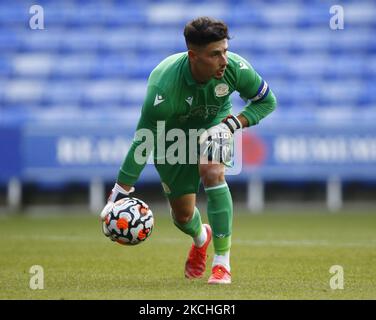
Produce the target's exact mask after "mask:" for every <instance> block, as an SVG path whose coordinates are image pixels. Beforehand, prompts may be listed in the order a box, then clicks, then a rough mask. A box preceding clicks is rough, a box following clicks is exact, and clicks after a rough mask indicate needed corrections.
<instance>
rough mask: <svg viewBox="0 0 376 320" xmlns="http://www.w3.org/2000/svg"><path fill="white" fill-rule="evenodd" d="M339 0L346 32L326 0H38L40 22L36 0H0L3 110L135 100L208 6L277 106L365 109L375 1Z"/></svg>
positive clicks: (375, 72)
mask: <svg viewBox="0 0 376 320" xmlns="http://www.w3.org/2000/svg"><path fill="white" fill-rule="evenodd" d="M343 3H344V6H345V7H346V32H341V31H340V30H339V31H333V30H331V29H330V28H329V19H330V14H329V11H328V4H327V3H323V2H322V1H315V0H310V1H277V0H275V1H252V2H248V1H235V0H233V1H215V2H213V1H205V2H200V1H180V2H177V3H175V2H171V1H140V2H137V4H136V3H134V2H133V1H91V2H90V3H86V2H81V1H61V2H55V1H42V2H41V3H40V5H42V6H43V8H44V13H45V29H44V30H31V29H30V28H28V20H29V18H30V16H31V15H30V14H29V12H28V9H29V7H30V5H32V3H31V2H30V3H29V2H27V1H15V2H12V3H7V2H1V3H0V27H1V28H0V84H1V86H0V102H1V110H2V112H3V113H4V112H6V113H8V112H9V113H12V112H14V111H15V110H16V109H17V108H21V109H22V110H24V111H27V110H28V108H30V110H33V112H35V110H38V113H39V112H41V113H43V112H44V110H46V108H53V109H55V110H57V109H58V108H59V107H61V108H64V106H65V105H75V106H76V107H77V108H83V109H84V110H85V109H87V108H94V109H95V110H96V109H98V110H100V109H101V108H103V106H104V105H105V106H108V107H109V108H111V106H112V105H114V106H116V107H119V106H122V107H123V108H124V109H129V108H139V107H140V105H141V104H142V101H143V96H144V92H145V85H146V80H147V77H148V75H149V73H150V71H151V70H152V69H153V68H154V67H155V66H156V65H157V64H158V62H159V61H161V60H162V59H163V58H164V57H166V56H167V55H169V54H172V53H174V52H178V51H183V50H185V46H184V41H183V36H182V29H183V26H184V23H185V22H186V21H187V20H189V19H191V18H192V17H195V16H197V15H205V14H208V15H211V16H216V17H218V18H221V19H223V20H225V21H226V22H228V24H229V25H230V30H231V34H232V35H233V40H232V41H231V44H230V45H231V47H230V49H231V50H233V51H235V52H238V53H239V54H242V55H244V57H245V58H247V59H249V60H250V61H251V62H252V63H253V65H254V66H255V68H256V69H257V70H258V71H259V72H260V74H262V75H263V76H264V78H265V79H267V81H268V82H269V83H270V85H271V87H272V88H273V90H274V91H275V93H276V96H277V97H278V100H279V108H278V109H279V110H278V111H277V112H276V114H277V116H278V114H280V113H283V110H285V109H288V110H289V112H288V113H287V114H288V115H293V114H294V112H293V111H294V110H295V109H296V110H297V112H296V113H295V114H296V115H295V116H293V117H297V115H299V114H300V112H299V110H302V109H305V111H306V112H308V113H310V114H312V115H313V116H315V115H317V114H319V113H320V109H321V108H325V109H328V108H334V109H337V110H338V112H342V111H343V109H347V110H351V111H352V112H354V116H357V115H358V113H361V112H362V110H364V109H368V114H369V111H370V110H373V111H374V110H375V109H376V90H374V88H373V86H374V84H375V83H376V81H375V80H376V55H375V52H376V38H375V37H374V33H375V28H376V23H375V21H374V19H372V17H374V16H375V15H376V5H375V3H374V2H373V1H362V2H360V3H359V2H357V1H344V2H343ZM234 104H235V107H237V108H240V106H241V105H240V100H237V99H235V103H234ZM56 106H58V108H56ZM117 109H118V108H117ZM107 111H108V109H107ZM290 120H292V121H293V120H295V119H294V118H292V119H290Z"/></svg>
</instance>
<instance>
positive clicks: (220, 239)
mask: <svg viewBox="0 0 376 320" xmlns="http://www.w3.org/2000/svg"><path fill="white" fill-rule="evenodd" d="M205 192H206V194H207V196H208V220H209V223H210V226H211V227H212V230H213V244H214V251H215V253H216V254H219V255H224V254H225V253H226V252H228V251H229V250H230V247H231V232H232V216H233V214H232V212H233V209H232V198H231V193H230V190H229V188H228V186H227V183H226V182H225V183H223V184H221V185H218V186H215V187H208V188H205Z"/></svg>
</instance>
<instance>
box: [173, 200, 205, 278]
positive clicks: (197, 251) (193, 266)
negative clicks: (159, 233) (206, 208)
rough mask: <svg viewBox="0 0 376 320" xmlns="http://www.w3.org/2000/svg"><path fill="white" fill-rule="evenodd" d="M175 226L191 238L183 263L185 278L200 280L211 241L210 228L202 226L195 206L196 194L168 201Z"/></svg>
mask: <svg viewBox="0 0 376 320" xmlns="http://www.w3.org/2000/svg"><path fill="white" fill-rule="evenodd" d="M169 201H170V205H171V215H172V217H173V220H174V223H175V225H176V226H177V227H178V228H179V229H180V230H181V231H183V232H184V233H185V234H188V235H190V236H191V237H192V238H193V244H192V246H191V249H190V251H189V254H188V258H187V260H186V263H185V271H184V273H185V276H186V278H189V279H193V278H201V277H202V276H203V274H204V272H205V269H206V260H207V254H206V251H207V248H208V246H209V243H210V240H211V228H210V226H209V225H207V224H206V225H205V224H202V222H201V215H200V212H199V210H198V209H197V207H196V206H195V204H196V194H186V195H182V196H180V197H179V198H176V199H169Z"/></svg>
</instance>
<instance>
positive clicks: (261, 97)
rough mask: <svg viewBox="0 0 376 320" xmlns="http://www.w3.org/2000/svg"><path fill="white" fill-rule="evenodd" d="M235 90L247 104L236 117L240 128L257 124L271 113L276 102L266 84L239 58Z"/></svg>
mask: <svg viewBox="0 0 376 320" xmlns="http://www.w3.org/2000/svg"><path fill="white" fill-rule="evenodd" d="M236 90H237V91H238V92H239V94H240V97H241V98H242V99H243V100H244V101H246V102H247V105H246V106H245V107H244V109H243V110H242V111H241V112H240V114H239V115H237V118H238V119H239V121H241V122H242V127H249V126H254V125H256V124H258V123H259V122H260V121H261V120H262V119H263V118H265V117H266V116H267V115H268V114H270V113H271V112H273V111H274V110H275V108H276V105H277V100H276V98H275V95H274V94H273V92H272V90H271V89H270V87H269V85H268V83H267V82H266V81H265V80H263V79H262V78H261V77H260V75H259V74H258V73H257V72H256V71H255V70H254V69H253V67H252V66H251V65H250V64H249V63H248V62H247V61H246V60H244V59H242V58H240V57H239V62H238V70H237V82H236Z"/></svg>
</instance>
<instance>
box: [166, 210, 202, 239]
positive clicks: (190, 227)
mask: <svg viewBox="0 0 376 320" xmlns="http://www.w3.org/2000/svg"><path fill="white" fill-rule="evenodd" d="M173 221H174V224H175V226H177V227H178V229H180V230H181V231H183V232H184V233H185V234H188V235H190V236H191V237H192V238H193V237H196V236H198V234H199V233H200V232H201V229H202V222H201V215H200V211H199V210H198V209H197V208H195V211H194V213H193V216H192V219H191V220H190V221H188V222H187V223H184V224H182V223H179V222H177V221H175V219H173Z"/></svg>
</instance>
